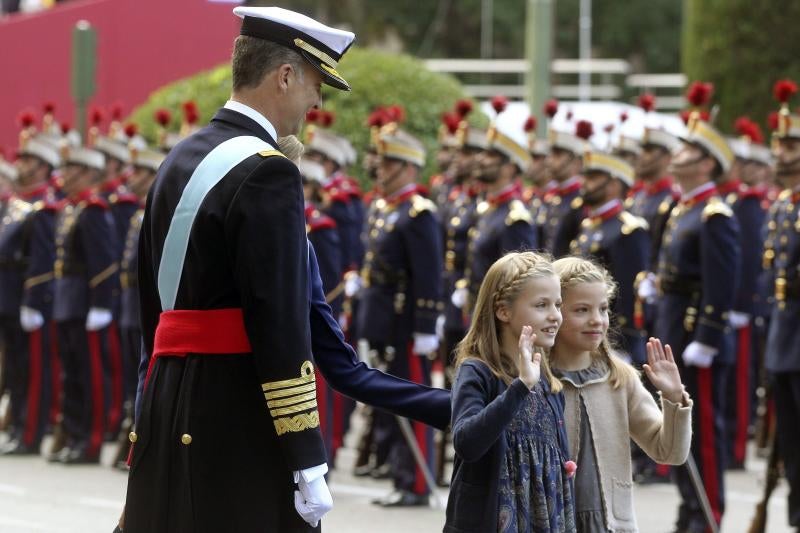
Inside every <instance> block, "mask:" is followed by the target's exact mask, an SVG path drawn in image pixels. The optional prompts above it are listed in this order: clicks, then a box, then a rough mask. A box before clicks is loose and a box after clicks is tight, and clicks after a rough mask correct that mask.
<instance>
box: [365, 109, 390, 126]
mask: <svg viewBox="0 0 800 533" xmlns="http://www.w3.org/2000/svg"><path fill="white" fill-rule="evenodd" d="M386 122H387V118H386V111H385V110H384V108H382V107H378V108H376V109H375V111H373V112H372V113H370V114H369V116H368V117H367V126H369V127H370V128H380V127H382V126H384V125H385V124H386Z"/></svg>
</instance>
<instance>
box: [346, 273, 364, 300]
mask: <svg viewBox="0 0 800 533" xmlns="http://www.w3.org/2000/svg"><path fill="white" fill-rule="evenodd" d="M363 285H364V283H363V282H362V281H361V276H359V275H358V272H355V271H350V272H348V273H347V274H345V275H344V295H345V296H347V297H348V298H352V297H353V295H354V294H355V293H357V292H358V291H360V290H361V287H362V286H363Z"/></svg>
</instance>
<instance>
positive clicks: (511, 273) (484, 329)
mask: <svg viewBox="0 0 800 533" xmlns="http://www.w3.org/2000/svg"><path fill="white" fill-rule="evenodd" d="M548 276H556V273H555V271H554V270H553V264H552V262H551V258H550V257H549V256H547V255H544V254H539V253H534V252H513V253H509V254H506V255H504V256H503V257H501V258H500V259H498V260H497V261H495V262H494V264H493V265H492V266H491V267H490V268H489V271H488V272H487V273H486V276H485V277H484V278H483V283H481V288H480V290H479V291H478V298H477V301H476V302H475V308H474V310H473V315H472V324H471V325H470V328H469V331H467V334H466V336H465V337H464V339H463V340H462V341H461V342H460V343H458V346H457V347H456V361H455V366H456V368H458V367H459V366H460V365H461V364H462V363H463V362H464V361H466V360H467V359H478V360H480V361H483V362H484V363H486V365H487V366H488V367H489V369H490V370H491V371H492V373H493V374H494V375H495V376H497V377H498V378H500V379H502V380H503V381H504V382H505V383H506V385H508V384H510V383H511V382H512V381H513V380H514V379H515V378H517V377H518V376H519V368H518V366H517V359H518V357H517V354H507V353H503V351H502V348H501V346H500V327H501V322H500V320H499V319H498V318H497V315H496V313H497V310H498V309H500V308H501V307H503V306H508V307H510V306H511V305H512V304H513V303H514V300H516V298H517V297H518V296H519V294H520V292H522V289H523V288H524V286H525V284H526V283H527V282H528V281H530V280H531V279H534V278H543V277H548ZM541 366H542V375H543V376H544V377H545V378H547V380H548V382H549V384H550V389H551V390H552V392H554V393H556V392H559V391H560V390H561V388H562V385H561V382H560V381H559V380H558V379H556V377H555V376H554V375H553V373H552V372H551V371H550V367H549V365H548V362H547V358H546V357H542V363H541Z"/></svg>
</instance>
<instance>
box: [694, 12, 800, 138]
mask: <svg viewBox="0 0 800 533" xmlns="http://www.w3.org/2000/svg"><path fill="white" fill-rule="evenodd" d="M684 8H685V9H684V23H683V43H682V52H683V70H684V72H685V73H686V75H687V76H688V77H689V80H690V81H691V80H706V81H711V82H713V83H714V86H715V91H714V103H715V104H718V105H719V115H718V117H717V120H716V124H717V125H718V126H719V127H720V128H721V129H722V130H725V131H729V132H730V131H732V129H733V121H734V120H735V119H736V117H738V116H740V115H750V117H751V118H752V119H753V120H756V121H757V122H759V123H760V124H761V125H762V126H766V116H767V114H768V113H769V112H770V111H775V110H777V109H778V104H777V103H776V102H775V100H774V99H773V96H772V85H773V84H774V83H775V81H776V80H778V79H782V78H794V79H795V80H796V81H798V82H800V55H798V46H797V43H798V40H797V28H796V26H797V21H798V20H800V2H797V0H770V1H769V2H753V1H752V0H685V5H684ZM798 103H800V102H798V101H797V100H795V101H794V102H793V105H792V107H793V108H794V107H796V106H797V105H798Z"/></svg>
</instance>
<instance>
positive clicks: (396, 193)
mask: <svg viewBox="0 0 800 533" xmlns="http://www.w3.org/2000/svg"><path fill="white" fill-rule="evenodd" d="M377 149H378V155H379V156H380V166H379V167H378V179H377V181H378V185H379V186H380V187H381V190H382V191H383V202H381V204H380V208H379V209H378V212H377V213H376V219H375V222H374V225H373V227H372V229H371V230H370V234H369V240H368V244H367V254H366V256H365V260H364V267H363V268H362V274H361V277H362V280H363V289H362V291H361V295H360V301H359V308H358V315H357V317H356V321H357V326H356V329H357V331H358V332H359V334H360V335H361V336H362V338H364V339H365V340H366V341H367V342H369V346H370V348H371V349H373V350H376V351H377V352H378V354H379V358H380V360H381V361H382V362H383V363H384V364H385V365H386V368H387V371H388V372H389V373H391V374H393V375H397V376H400V377H404V378H407V379H410V380H411V381H414V382H416V383H429V380H430V360H429V359H428V356H429V355H431V354H434V353H435V352H436V350H437V348H438V345H439V340H438V337H437V336H436V332H435V324H436V319H437V317H438V315H439V313H440V312H441V311H442V304H441V297H442V294H441V278H440V277H439V276H438V275H437V274H436V273H438V272H441V271H442V253H441V238H440V230H439V221H438V218H437V216H436V206H435V205H434V204H433V202H432V201H430V200H428V199H427V198H424V197H423V196H421V195H420V194H419V192H418V186H417V183H416V180H417V179H418V178H419V171H420V169H421V168H422V167H423V166H424V165H425V151H424V148H423V147H422V144H421V143H420V142H419V141H417V140H416V139H415V138H413V137H412V136H411V135H409V134H407V133H405V132H404V131H402V130H396V129H394V128H392V129H391V130H390V132H389V133H387V132H384V133H383V134H382V135H381V136H380V138H379V139H378V145H377ZM374 417H375V420H374V423H375V426H376V427H375V432H376V440H378V441H380V440H382V439H383V438H386V439H387V440H389V441H390V442H391V451H390V454H389V463H390V465H391V475H392V478H393V481H394V488H395V490H394V491H393V492H391V493H390V494H389V495H387V496H386V497H384V498H381V499H379V500H376V502H375V503H378V504H380V505H383V506H387V507H391V506H407V505H426V504H427V502H428V487H427V485H426V483H425V479H424V476H423V474H422V472H421V471H420V470H419V468H418V467H416V466H415V461H414V458H413V455H412V453H411V450H410V448H409V446H408V444H407V443H406V441H405V440H404V438H403V435H402V433H401V431H400V427H399V425H398V423H397V422H396V421H395V420H394V419H393V418H392V417H389V416H387V415H385V414H383V413H375V414H374ZM414 433H415V436H416V439H417V446H418V447H419V449H420V451H421V452H422V454H423V456H424V457H425V459H426V461H428V462H429V463H430V461H431V459H432V457H433V453H432V452H433V449H432V448H433V442H432V434H431V432H430V431H428V430H426V429H425V428H423V427H421V426H420V425H419V424H415V431H414ZM386 435H388V436H387V437H384V436H386Z"/></svg>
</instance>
